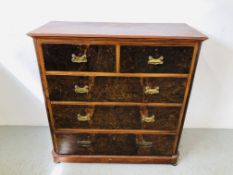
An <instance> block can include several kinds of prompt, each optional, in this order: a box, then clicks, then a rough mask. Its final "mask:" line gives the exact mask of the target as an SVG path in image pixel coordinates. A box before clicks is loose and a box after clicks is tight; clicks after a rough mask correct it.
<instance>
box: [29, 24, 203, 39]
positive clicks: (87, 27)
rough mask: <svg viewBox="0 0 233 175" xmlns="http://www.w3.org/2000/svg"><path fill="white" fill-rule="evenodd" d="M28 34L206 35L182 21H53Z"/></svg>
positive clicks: (128, 36) (160, 37) (197, 37)
mask: <svg viewBox="0 0 233 175" xmlns="http://www.w3.org/2000/svg"><path fill="white" fill-rule="evenodd" d="M28 35H29V36H33V37H40V36H46V37H49V36H56V37H62V36H72V37H106V38H144V39H146V38H156V39H168V38H169V39H187V40H188V39H189V40H190V39H192V40H205V39H207V37H206V36H205V35H203V34H202V33H200V32H198V31H197V30H195V29H193V28H192V27H190V26H188V25H187V24H183V23H173V24H171V23H157V24H153V23H104V22H61V21H53V22H50V23H48V24H45V25H44V26H42V27H40V28H38V29H36V30H34V31H32V32H29V33H28Z"/></svg>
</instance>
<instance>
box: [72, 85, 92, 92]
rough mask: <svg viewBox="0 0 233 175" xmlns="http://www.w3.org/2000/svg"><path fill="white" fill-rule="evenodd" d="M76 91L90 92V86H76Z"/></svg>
mask: <svg viewBox="0 0 233 175" xmlns="http://www.w3.org/2000/svg"><path fill="white" fill-rule="evenodd" d="M74 92H75V93H76V94H88V92H89V86H88V85H85V86H83V87H79V86H78V85H75V86H74Z"/></svg>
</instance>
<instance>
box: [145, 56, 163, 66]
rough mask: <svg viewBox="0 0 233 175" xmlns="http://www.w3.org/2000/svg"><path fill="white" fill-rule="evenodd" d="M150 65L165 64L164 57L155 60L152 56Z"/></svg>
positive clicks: (149, 61)
mask: <svg viewBox="0 0 233 175" xmlns="http://www.w3.org/2000/svg"><path fill="white" fill-rule="evenodd" d="M147 63H148V64H152V65H159V64H163V63H164V57H163V56H160V57H158V58H154V57H152V56H149V57H148V61H147Z"/></svg>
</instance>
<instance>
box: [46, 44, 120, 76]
mask: <svg viewBox="0 0 233 175" xmlns="http://www.w3.org/2000/svg"><path fill="white" fill-rule="evenodd" d="M42 50H43V56H44V62H45V67H46V69H47V70H58V71H65V70H72V71H87V72H91V71H93V72H114V71H115V62H116V61H115V57H116V51H115V46H113V45H75V44H42Z"/></svg>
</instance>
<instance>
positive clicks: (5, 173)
mask: <svg viewBox="0 0 233 175" xmlns="http://www.w3.org/2000/svg"><path fill="white" fill-rule="evenodd" d="M51 149H52V146H51V141H50V134H49V129H48V127H0V175H146V174H147V175H161V174H162V175H231V174H233V130H220V129H185V130H184V132H183V135H182V139H181V144H180V149H179V150H180V158H179V162H178V165H177V166H172V165H153V164H149V165H148V164H97V163H96V164H87V163H82V164H81V163H80V164H79V163H60V164H54V163H53V161H52V156H51Z"/></svg>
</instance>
